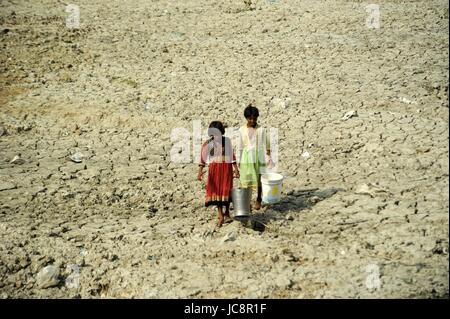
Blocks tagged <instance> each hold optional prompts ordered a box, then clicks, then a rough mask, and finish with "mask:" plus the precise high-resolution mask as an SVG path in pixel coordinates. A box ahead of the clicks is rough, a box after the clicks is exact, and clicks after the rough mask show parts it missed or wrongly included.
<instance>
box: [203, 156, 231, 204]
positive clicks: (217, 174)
mask: <svg viewBox="0 0 450 319" xmlns="http://www.w3.org/2000/svg"><path fill="white" fill-rule="evenodd" d="M232 188H233V164H231V163H220V162H213V163H210V164H209V168H208V181H207V183H206V200H205V206H210V205H224V204H227V203H229V202H230V201H231V189H232Z"/></svg>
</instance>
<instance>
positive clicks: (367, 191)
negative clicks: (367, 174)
mask: <svg viewBox="0 0 450 319" xmlns="http://www.w3.org/2000/svg"><path fill="white" fill-rule="evenodd" d="M355 193H356V194H362V195H370V196H371V197H375V196H376V194H381V193H385V194H386V193H390V192H389V191H388V190H386V189H384V188H382V187H381V186H378V185H374V184H372V183H369V184H362V185H359V186H358V187H357V188H356V190H355Z"/></svg>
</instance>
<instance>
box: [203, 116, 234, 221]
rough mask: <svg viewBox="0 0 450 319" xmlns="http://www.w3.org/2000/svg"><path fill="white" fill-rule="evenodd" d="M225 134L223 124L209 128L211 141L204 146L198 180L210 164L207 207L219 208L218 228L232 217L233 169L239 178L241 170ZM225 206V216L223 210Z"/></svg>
mask: <svg viewBox="0 0 450 319" xmlns="http://www.w3.org/2000/svg"><path fill="white" fill-rule="evenodd" d="M223 134H225V128H224V127H223V124H222V122H219V121H213V122H211V124H210V125H209V128H208V135H209V136H210V139H208V140H207V141H206V142H205V143H203V145H202V149H201V156H200V163H199V167H198V176H197V179H198V180H199V181H201V180H202V177H203V173H204V172H203V167H205V165H206V164H209V168H208V181H207V183H206V199H205V206H211V205H216V206H217V210H218V218H219V221H218V222H217V226H219V227H220V226H222V224H223V221H224V217H230V201H231V189H232V188H233V167H234V176H235V177H236V178H239V169H238V166H237V164H236V157H235V155H234V152H233V147H232V145H231V140H230V139H229V138H228V137H225V136H223ZM223 206H225V214H224V213H223V210H222V207H223Z"/></svg>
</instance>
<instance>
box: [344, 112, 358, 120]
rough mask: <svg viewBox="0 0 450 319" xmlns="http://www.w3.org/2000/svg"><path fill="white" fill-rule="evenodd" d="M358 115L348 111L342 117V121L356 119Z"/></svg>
mask: <svg viewBox="0 0 450 319" xmlns="http://www.w3.org/2000/svg"><path fill="white" fill-rule="evenodd" d="M357 116H358V113H357V112H356V111H348V112H347V113H345V114H344V116H343V117H342V119H343V120H344V121H346V120H348V119H350V118H352V117H357Z"/></svg>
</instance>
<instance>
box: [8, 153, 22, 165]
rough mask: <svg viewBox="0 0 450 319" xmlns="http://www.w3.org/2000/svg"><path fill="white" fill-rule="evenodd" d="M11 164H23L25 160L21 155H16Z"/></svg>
mask: <svg viewBox="0 0 450 319" xmlns="http://www.w3.org/2000/svg"><path fill="white" fill-rule="evenodd" d="M10 163H11V164H16V165H22V164H23V163H25V160H24V159H23V158H21V157H20V155H16V156H14V158H13V159H12V160H11V162H10Z"/></svg>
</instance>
